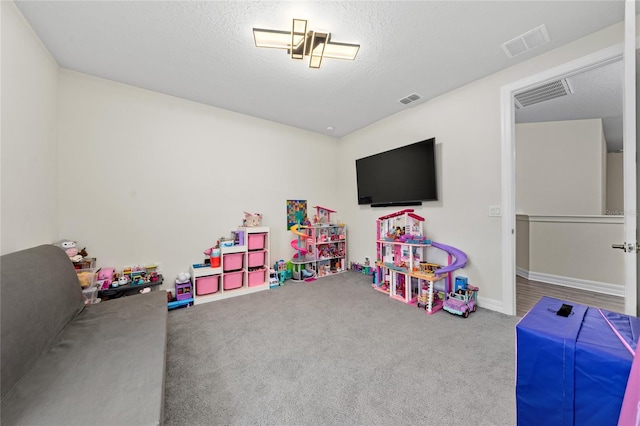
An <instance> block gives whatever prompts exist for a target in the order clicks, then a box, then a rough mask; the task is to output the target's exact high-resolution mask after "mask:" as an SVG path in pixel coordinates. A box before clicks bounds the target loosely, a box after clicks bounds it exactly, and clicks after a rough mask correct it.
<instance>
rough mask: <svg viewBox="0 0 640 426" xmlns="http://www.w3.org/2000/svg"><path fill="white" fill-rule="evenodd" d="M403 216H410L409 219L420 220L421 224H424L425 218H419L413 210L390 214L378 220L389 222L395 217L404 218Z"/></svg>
mask: <svg viewBox="0 0 640 426" xmlns="http://www.w3.org/2000/svg"><path fill="white" fill-rule="evenodd" d="M403 214H408V215H409V217H412V218H414V219H416V220H419V221H420V222H424V217H422V216H418V215H417V214H415V213H414V210H413V209H404V210H400V211H399V212H395V213H391V214H388V215H386V216H382V217H379V218H378V220H387V219H391V218H394V217H398V216H402V215H403Z"/></svg>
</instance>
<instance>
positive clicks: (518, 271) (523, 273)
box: [516, 266, 529, 280]
mask: <svg viewBox="0 0 640 426" xmlns="http://www.w3.org/2000/svg"><path fill="white" fill-rule="evenodd" d="M516 275H517V276H519V277H522V278H525V279H527V280H528V279H529V271H527V270H526V269H524V268H520V267H519V266H516Z"/></svg>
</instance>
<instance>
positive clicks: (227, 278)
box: [191, 226, 270, 305]
mask: <svg viewBox="0 0 640 426" xmlns="http://www.w3.org/2000/svg"><path fill="white" fill-rule="evenodd" d="M238 230H240V231H243V232H244V236H245V237H244V241H245V243H244V244H243V245H235V246H231V247H220V257H221V260H220V266H219V267H215V268H211V267H209V266H205V267H197V266H196V265H192V266H191V282H192V284H193V293H194V300H193V304H194V305H199V304H201V303H208V302H213V301H216V300H222V299H227V298H230V297H236V296H242V295H245V294H251V293H255V292H258V291H263V290H268V289H269V265H270V260H269V251H270V250H269V228H268V227H264V226H261V227H240V228H238Z"/></svg>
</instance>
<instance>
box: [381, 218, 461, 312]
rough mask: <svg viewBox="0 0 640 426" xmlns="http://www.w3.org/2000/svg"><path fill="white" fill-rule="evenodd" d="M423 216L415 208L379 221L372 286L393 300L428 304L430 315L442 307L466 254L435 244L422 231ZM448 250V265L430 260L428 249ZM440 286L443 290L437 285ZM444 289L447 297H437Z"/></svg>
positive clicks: (426, 309)
mask: <svg viewBox="0 0 640 426" xmlns="http://www.w3.org/2000/svg"><path fill="white" fill-rule="evenodd" d="M422 222H424V218H423V217H421V216H419V215H417V214H416V213H414V210H413V209H405V210H401V211H398V212H395V213H392V214H389V215H386V216H382V217H380V218H378V220H377V221H376V259H377V260H376V266H375V271H374V272H375V273H374V278H375V280H374V284H373V285H372V287H373V288H374V289H375V290H377V291H380V292H383V293H387V294H388V295H389V296H390V297H391V298H392V299H396V300H400V301H402V302H405V303H408V304H414V305H418V303H419V304H420V305H419V306H420V307H423V306H424V307H425V311H426V313H427V314H433V313H435V312H437V311H439V310H440V309H442V307H443V304H444V302H445V300H446V298H447V295H448V294H449V292H450V291H451V280H452V274H451V273H452V272H453V271H455V270H456V269H459V268H463V267H464V266H465V265H466V262H467V256H466V255H465V254H464V253H463V252H462V251H461V250H458V249H456V248H454V247H451V246H447V245H445V244H440V243H436V242H434V241H431V240H430V239H428V238H426V237H425V236H424V235H423V233H422ZM432 248H437V249H440V250H443V251H445V252H446V253H447V259H448V264H447V265H446V266H443V265H438V264H434V263H429V262H427V250H429V249H432ZM437 284H438V285H440V289H438V288H436V285H437ZM439 290H441V293H442V294H443V295H444V297H442V298H441V297H438V296H437V294H438V292H439Z"/></svg>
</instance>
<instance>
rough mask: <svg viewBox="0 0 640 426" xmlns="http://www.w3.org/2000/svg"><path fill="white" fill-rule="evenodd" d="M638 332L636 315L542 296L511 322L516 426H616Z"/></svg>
mask: <svg viewBox="0 0 640 426" xmlns="http://www.w3.org/2000/svg"><path fill="white" fill-rule="evenodd" d="M563 304H565V305H566V304H569V305H572V307H571V308H570V309H566V310H565V312H564V314H565V315H567V316H561V315H559V314H562V313H563V312H562V311H560V310H561V308H562V305H563ZM559 311H560V312H559ZM614 329H615V331H614ZM616 333H617V334H616ZM639 335H640V318H637V317H631V316H627V315H623V314H618V313H615V312H609V311H605V310H600V309H596V308H592V307H588V306H584V305H579V304H576V303H572V302H566V301H563V300H558V299H554V298H551V297H546V296H545V297H542V299H540V300H539V301H538V303H536V305H535V306H534V307H533V308H531V310H530V311H529V312H528V313H527V314H526V315H525V316H524V317H523V318H522V319H521V320H520V322H518V324H517V325H516V354H517V355H516V357H517V358H516V405H517V424H518V425H522V426H527V425H598V426H607V425H611V426H615V425H617V424H618V416H619V414H620V408H621V406H622V400H623V397H624V394H625V389H626V387H627V379H628V377H629V371H630V369H631V363H632V361H633V355H632V354H631V351H630V350H629V349H631V350H635V351H637V350H638V346H639V345H638V336H639Z"/></svg>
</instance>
